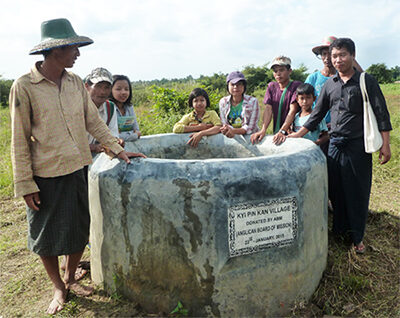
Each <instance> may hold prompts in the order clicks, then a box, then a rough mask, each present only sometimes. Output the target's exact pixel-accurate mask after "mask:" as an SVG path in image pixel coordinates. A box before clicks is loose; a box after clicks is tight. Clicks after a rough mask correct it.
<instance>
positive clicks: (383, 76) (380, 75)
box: [367, 63, 394, 84]
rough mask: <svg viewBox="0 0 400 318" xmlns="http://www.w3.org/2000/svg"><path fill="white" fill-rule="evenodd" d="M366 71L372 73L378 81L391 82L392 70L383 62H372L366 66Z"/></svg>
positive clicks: (382, 82)
mask: <svg viewBox="0 0 400 318" xmlns="http://www.w3.org/2000/svg"><path fill="white" fill-rule="evenodd" d="M367 73H369V74H371V75H373V76H374V77H375V79H376V80H377V81H378V83H381V84H385V83H391V82H393V81H394V80H393V76H392V71H391V70H390V69H388V68H387V67H386V64H385V63H377V64H372V65H371V66H370V67H368V68H367Z"/></svg>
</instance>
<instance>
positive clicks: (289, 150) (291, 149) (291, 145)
mask: <svg viewBox="0 0 400 318" xmlns="http://www.w3.org/2000/svg"><path fill="white" fill-rule="evenodd" d="M189 135H190V134H189V133H187V134H186V133H185V134H172V133H171V134H157V135H148V136H143V137H141V138H140V139H139V140H137V141H134V142H127V143H126V146H125V150H127V151H131V152H143V153H144V154H146V151H145V146H146V145H145V143H146V142H147V141H148V140H149V139H155V140H160V141H161V140H162V139H163V138H173V139H174V140H176V141H179V140H180V141H181V143H182V146H183V147H189V146H188V145H186V142H187V140H189ZM272 138H273V136H272V135H268V136H265V138H264V139H263V140H262V142H260V143H258V144H257V145H252V144H251V142H250V135H246V136H236V137H235V138H227V137H225V136H223V135H221V134H218V135H214V136H208V137H206V138H204V137H203V140H202V141H201V142H202V143H208V144H209V143H212V142H214V141H215V140H216V139H217V140H218V139H219V141H221V140H223V145H227V146H229V145H233V144H237V143H239V144H240V145H241V146H243V147H244V148H246V149H247V150H249V151H256V152H257V151H258V152H261V150H264V149H267V148H269V149H270V150H272V151H271V153H269V154H265V153H262V152H261V153H262V154H259V155H256V156H254V157H251V156H249V157H240V158H229V157H227V158H208V159H177V158H171V159H166V158H156V157H151V156H150V157H148V158H147V159H146V161H147V162H154V163H157V162H159V163H162V162H179V163H182V164H183V163H190V162H221V161H257V160H265V159H273V158H277V157H281V158H283V157H288V156H292V155H295V154H299V153H304V152H307V151H312V150H314V151H321V150H320V148H319V147H318V146H317V145H315V143H313V142H312V141H310V140H308V139H305V138H288V139H287V140H286V141H285V142H284V143H283V144H281V145H279V146H276V145H274V144H273V143H272ZM142 144H144V146H142ZM146 155H147V154H146ZM321 155H322V156H323V153H322V151H321ZM133 159H134V158H133ZM140 160H142V159H140Z"/></svg>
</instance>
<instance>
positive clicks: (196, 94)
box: [189, 87, 210, 108]
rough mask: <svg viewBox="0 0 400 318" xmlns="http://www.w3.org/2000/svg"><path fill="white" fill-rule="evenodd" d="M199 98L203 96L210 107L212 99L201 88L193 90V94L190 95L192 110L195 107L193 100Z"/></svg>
mask: <svg viewBox="0 0 400 318" xmlns="http://www.w3.org/2000/svg"><path fill="white" fill-rule="evenodd" d="M199 96H203V97H204V98H205V99H206V102H207V107H210V98H209V97H208V94H207V92H206V91H205V90H204V89H202V88H199V87H197V88H195V89H194V90H192V92H191V93H190V94H189V107H190V108H192V107H193V99H195V98H196V97H199Z"/></svg>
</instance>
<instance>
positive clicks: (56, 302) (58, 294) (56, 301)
mask: <svg viewBox="0 0 400 318" xmlns="http://www.w3.org/2000/svg"><path fill="white" fill-rule="evenodd" d="M67 295H68V289H66V288H64V289H58V288H54V296H53V300H52V301H51V303H50V305H49V308H47V313H48V314H50V315H54V314H56V313H58V312H59V311H61V310H62V309H63V306H64V303H65V300H66V298H67Z"/></svg>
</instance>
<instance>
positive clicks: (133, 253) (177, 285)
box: [89, 134, 328, 317]
mask: <svg viewBox="0 0 400 318" xmlns="http://www.w3.org/2000/svg"><path fill="white" fill-rule="evenodd" d="M187 140H188V134H179V135H178V134H162V135H153V136H146V137H143V138H141V139H140V140H138V141H136V142H134V143H128V144H127V146H126V149H127V150H128V151H135V152H139V151H140V152H143V153H144V154H146V155H147V156H148V159H133V160H132V163H131V164H130V165H128V164H126V163H124V162H122V161H120V160H116V159H115V160H110V159H109V158H108V157H107V156H105V155H100V156H99V157H98V158H97V159H96V160H95V162H94V163H93V165H92V167H91V169H90V174H89V195H90V209H91V233H90V241H91V247H92V249H91V266H92V268H91V271H92V278H93V280H94V282H95V283H104V286H105V288H106V289H107V290H109V291H110V292H113V291H118V292H119V293H121V294H123V295H125V296H126V297H128V298H131V299H133V300H135V301H137V302H139V303H140V304H141V306H142V307H143V308H144V309H145V310H146V311H147V312H154V313H159V312H165V313H169V312H170V311H171V310H173V309H174V308H175V306H176V305H177V303H178V301H180V302H181V303H182V304H183V306H184V307H185V308H187V309H188V310H189V315H190V316H223V317H244V316H276V315H283V314H285V313H288V311H289V310H290V306H291V305H293V304H294V302H295V301H299V300H304V299H308V298H309V297H310V296H311V295H312V293H313V292H314V291H315V289H316V287H317V286H318V283H319V281H320V279H321V276H322V273H323V271H324V269H325V266H326V260H327V247H328V237H327V201H328V197H327V193H328V191H327V170H326V160H325V156H324V155H323V153H322V152H321V150H320V149H319V148H318V147H317V146H316V145H314V143H312V142H310V141H308V140H306V139H288V140H287V141H286V142H285V143H284V144H282V145H280V146H276V145H274V144H273V143H272V137H271V136H269V137H268V136H267V137H266V138H265V139H264V140H263V142H262V143H260V144H258V145H255V146H253V145H251V144H250V142H249V136H247V137H246V138H243V137H242V136H237V137H235V138H234V139H230V138H227V137H225V136H223V135H220V134H219V135H215V136H211V137H206V138H203V140H202V141H201V143H200V144H199V146H198V147H197V148H191V147H189V146H187V145H186V142H187Z"/></svg>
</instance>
